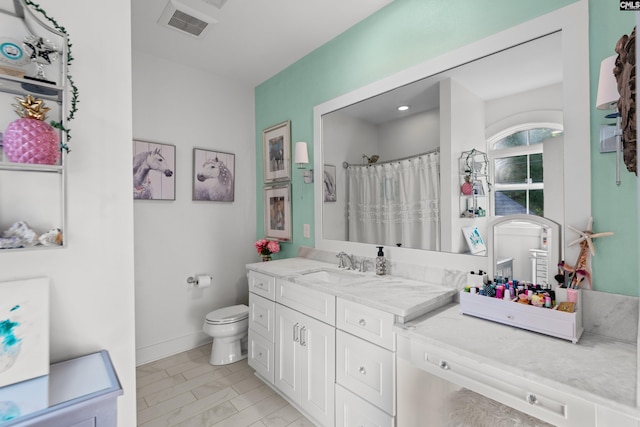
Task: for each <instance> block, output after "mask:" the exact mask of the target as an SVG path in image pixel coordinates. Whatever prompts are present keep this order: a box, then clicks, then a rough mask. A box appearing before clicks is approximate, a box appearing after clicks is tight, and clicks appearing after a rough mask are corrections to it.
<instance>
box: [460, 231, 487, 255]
mask: <svg viewBox="0 0 640 427" xmlns="http://www.w3.org/2000/svg"><path fill="white" fill-rule="evenodd" d="M462 234H464V238H465V240H466V241H467V246H468V247H469V252H471V253H472V254H474V255H475V254H480V253H486V251H487V246H486V245H485V244H484V239H483V238H482V236H481V235H480V231H478V227H476V226H473V225H468V226H466V227H462Z"/></svg>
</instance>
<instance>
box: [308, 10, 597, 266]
mask: <svg viewBox="0 0 640 427" xmlns="http://www.w3.org/2000/svg"><path fill="white" fill-rule="evenodd" d="M587 25H588V11H587V2H586V1H580V2H578V3H575V4H573V5H570V6H567V7H565V8H563V9H560V10H558V11H556V12H553V13H550V14H548V15H545V16H542V17H540V18H537V19H534V20H532V21H529V22H526V23H524V24H522V25H519V26H517V27H514V28H511V29H509V30H506V31H504V32H502V33H498V34H496V35H494V36H491V37H489V38H487V39H483V40H480V41H478V42H476V43H473V44H472V45H468V46H465V47H463V48H461V49H458V50H456V51H453V52H450V53H448V54H446V55H443V56H441V57H438V58H435V59H433V60H430V61H428V62H426V63H423V64H420V65H418V66H416V67H413V68H412V69H409V70H405V71H403V72H400V73H398V74H396V75H394V76H391V77H389V78H386V79H384V80H382V81H379V82H376V83H374V84H371V85H368V86H366V87H363V88H361V89H358V90H356V91H354V92H351V93H349V94H346V95H343V96H340V97H338V98H336V99H334V100H331V101H328V102H326V103H324V104H321V105H319V106H317V107H316V108H315V109H314V150H315V151H314V153H315V156H314V157H315V164H314V167H315V170H316V171H325V179H324V180H323V179H319V178H320V176H321V175H320V174H316V176H317V179H316V184H315V185H316V188H315V209H316V219H315V221H316V235H315V237H316V247H318V248H320V249H326V250H348V251H351V252H353V253H356V254H362V255H368V254H370V253H371V250H370V248H371V246H373V245H384V246H386V247H387V250H388V252H390V253H392V254H393V256H395V258H396V259H399V260H406V261H411V262H415V261H416V260H417V261H418V262H420V263H430V262H433V261H434V260H444V261H445V262H444V264H443V265H445V266H446V265H447V264H448V265H451V267H458V268H460V269H462V268H465V269H466V268H467V267H473V266H484V267H485V268H486V267H487V262H488V261H487V258H486V256H485V257H482V256H480V257H477V256H470V255H467V254H469V253H470V252H475V254H476V255H486V252H485V251H470V245H469V244H468V243H467V239H465V233H464V232H463V231H464V230H468V229H470V228H477V230H478V231H479V233H480V235H482V236H485V240H486V238H487V237H488V235H487V233H488V225H489V223H490V222H491V221H493V220H494V219H495V218H496V217H497V216H501V215H506V214H514V213H515V214H523V213H533V214H536V215H540V214H542V215H543V216H544V217H546V218H549V219H551V220H552V221H554V222H556V223H558V224H560V225H561V226H564V225H565V224H571V225H574V224H577V225H578V226H579V224H581V223H582V222H584V223H585V224H586V219H587V218H588V217H589V215H590V196H591V192H590V187H589V186H588V185H587V186H585V185H584V184H581V183H584V182H589V180H590V172H589V170H588V169H589V166H588V165H589V164H590V157H589V140H590V129H589V125H588V123H589V111H590V109H589V72H588V67H589V64H588V29H587ZM403 105H406V106H408V107H409V109H408V110H405V111H399V110H398V109H397V107H400V106H403ZM470 152H471V153H473V159H472V160H474V162H473V163H474V165H473V166H471V165H470V161H469V154H468V153H470ZM477 153H480V154H481V155H480V157H478V155H477ZM485 154H486V156H485ZM507 157H509V159H508V161H506V164H509V162H511V164H512V165H513V164H516V165H517V166H516V167H515V168H513V167H512V169H513V170H512V172H511V173H505V172H503V173H502V174H500V172H499V171H500V169H499V168H500V167H501V165H502V166H503V165H504V164H505V158H507ZM482 159H485V160H484V161H483V160H482ZM374 161H375V162H374ZM501 162H502V163H501ZM482 163H485V164H482ZM576 164H583V165H587V166H586V167H585V168H576V167H575V165H576ZM465 165H466V166H465ZM496 165H497V166H496ZM571 165H573V166H571ZM496 167H497V168H498V169H496ZM494 171H498V172H496V173H495V174H494ZM514 171H515V172H514ZM467 175H471V176H470V177H469V178H467ZM333 180H335V182H332V184H333V185H335V197H327V198H325V194H324V191H325V183H326V182H327V181H329V182H331V181H333ZM467 180H468V181H471V182H470V185H467V187H468V188H466V189H465V191H463V186H465V182H466V181H467ZM566 188H571V191H565V189H566ZM489 190H493V191H489ZM468 191H470V192H471V195H468V194H465V193H466V192H468ZM332 196H333V194H332ZM325 200H326V201H325ZM568 206H570V207H571V208H570V209H568V208H567V207H568ZM522 209H524V211H523V210H522ZM540 209H542V210H540ZM494 243H495V242H494ZM496 244H499V242H497V243H496ZM566 250H567V248H566V247H564V244H562V245H561V251H560V252H561V254H560V255H561V256H562V255H563V252H564V251H566ZM452 254H455V255H452ZM567 256H568V257H569V256H571V255H570V254H567ZM478 258H481V260H479V259H478ZM438 262H440V261H438Z"/></svg>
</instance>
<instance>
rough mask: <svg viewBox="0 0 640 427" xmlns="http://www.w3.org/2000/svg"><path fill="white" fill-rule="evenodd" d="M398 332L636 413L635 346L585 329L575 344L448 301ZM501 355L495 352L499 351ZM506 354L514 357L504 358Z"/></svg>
mask: <svg viewBox="0 0 640 427" xmlns="http://www.w3.org/2000/svg"><path fill="white" fill-rule="evenodd" d="M395 331H396V333H398V334H399V335H402V336H404V337H406V338H408V339H409V340H411V341H412V342H413V341H414V340H418V341H419V342H424V343H425V344H430V345H436V346H438V348H441V349H443V350H449V351H452V352H455V353H456V354H459V355H461V356H465V357H469V358H473V359H474V360H477V361H478V363H480V364H487V365H490V366H495V367H496V368H499V369H502V370H507V371H508V372H510V373H512V374H514V375H518V376H521V377H524V378H526V379H528V380H532V381H535V382H538V383H540V384H543V385H546V386H549V387H553V388H554V389H557V390H561V391H564V392H566V393H570V394H572V395H574V396H577V397H580V398H583V399H585V400H588V401H591V402H594V403H599V404H603V405H606V406H608V407H611V408H614V409H618V410H620V411H622V412H624V413H627V414H629V415H635V416H640V412H639V411H638V407H637V404H636V386H637V376H638V367H637V360H638V359H637V347H636V344H635V343H627V342H622V341H615V340H612V339H610V338H606V337H603V336H600V335H595V334H590V333H587V332H585V333H584V334H583V335H582V337H581V339H580V341H578V343H577V344H572V343H571V342H569V341H565V340H562V339H559V338H553V337H549V336H546V335H541V334H537V333H534V332H530V331H526V330H522V329H518V328H514V327H511V326H507V325H502V324H499V323H495V322H491V321H489V320H484V319H479V318H475V317H471V316H467V315H462V314H460V309H459V305H458V304H449V305H447V306H444V307H441V308H439V309H437V310H435V311H433V312H431V313H429V314H426V315H424V316H422V317H420V318H417V319H414V320H412V321H411V322H408V323H406V324H404V325H396V327H395ZM497 355H499V357H497ZM505 360H513V361H517V363H513V364H505V363H504V361H505Z"/></svg>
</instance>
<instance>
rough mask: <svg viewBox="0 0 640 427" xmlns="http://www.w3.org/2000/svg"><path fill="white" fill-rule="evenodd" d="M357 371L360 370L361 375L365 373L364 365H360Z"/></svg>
mask: <svg viewBox="0 0 640 427" xmlns="http://www.w3.org/2000/svg"><path fill="white" fill-rule="evenodd" d="M358 372H360V373H361V374H362V375H367V370H366V369H364V366H360V369H358Z"/></svg>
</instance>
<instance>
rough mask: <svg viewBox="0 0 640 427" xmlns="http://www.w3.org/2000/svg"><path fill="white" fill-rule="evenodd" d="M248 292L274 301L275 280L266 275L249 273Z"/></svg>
mask: <svg viewBox="0 0 640 427" xmlns="http://www.w3.org/2000/svg"><path fill="white" fill-rule="evenodd" d="M247 277H248V278H249V292H253V293H254V294H257V295H261V296H263V297H265V298H267V299H270V300H272V301H273V300H275V299H276V278H275V277H273V276H269V275H267V274H262V273H258V272H255V271H249V274H248V275H247Z"/></svg>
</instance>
